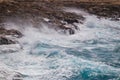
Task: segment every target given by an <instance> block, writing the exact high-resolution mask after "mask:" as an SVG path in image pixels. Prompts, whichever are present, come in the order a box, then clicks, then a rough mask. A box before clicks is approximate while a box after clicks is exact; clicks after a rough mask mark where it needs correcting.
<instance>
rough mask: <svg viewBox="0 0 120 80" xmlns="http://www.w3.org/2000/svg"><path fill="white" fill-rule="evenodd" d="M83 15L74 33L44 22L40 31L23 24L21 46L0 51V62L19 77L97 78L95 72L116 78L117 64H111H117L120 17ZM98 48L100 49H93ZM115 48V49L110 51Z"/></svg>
mask: <svg viewBox="0 0 120 80" xmlns="http://www.w3.org/2000/svg"><path fill="white" fill-rule="evenodd" d="M68 12H71V11H70V10H68ZM74 12H75V13H77V14H78V15H79V14H85V13H84V12H82V13H81V11H80V12H79V10H77V11H76V10H75V11H74ZM84 16H85V17H86V21H85V23H84V24H77V25H78V26H79V28H80V31H77V33H76V34H74V35H63V34H59V33H58V32H56V31H54V30H53V29H48V28H47V27H46V26H44V28H43V30H42V32H40V31H39V30H38V29H35V28H33V27H32V25H31V26H28V27H27V26H25V28H24V30H22V29H21V30H22V31H23V32H22V33H23V34H24V37H23V38H21V39H20V40H19V42H20V45H22V49H20V50H19V51H17V52H13V53H7V54H4V53H2V54H0V62H1V63H2V64H4V65H5V66H6V67H5V68H9V69H11V70H13V71H16V72H19V73H21V74H23V75H24V76H25V77H23V80H87V78H86V77H90V78H91V77H96V80H101V78H100V79H99V78H97V76H99V75H102V76H108V77H110V76H112V75H113V76H115V78H105V79H104V80H119V79H120V65H116V66H117V67H116V66H114V65H112V64H114V63H115V62H116V63H117V64H119V57H120V54H119V53H120V49H119V48H120V21H110V20H108V19H98V18H96V16H93V15H89V14H87V13H86V14H85V15H84ZM12 25H13V24H12ZM16 26H17V25H16ZM116 41H118V42H116ZM99 48H100V50H101V51H102V52H100V53H99V51H98V52H97V53H96V52H95V51H96V50H97V49H99ZM116 48H117V49H118V51H117V52H113V51H114V50H115V49H116ZM94 50H95V51H94ZM85 51H87V52H85ZM101 55H103V56H102V57H103V58H102V57H101ZM104 58H105V60H104ZM109 60H111V61H109ZM0 67H1V66H0ZM2 67H3V66H2ZM84 75H86V76H85V77H84ZM75 76H79V78H76V77H75ZM73 77H75V78H73ZM90 78H89V80H92V79H90ZM93 79H95V78H93ZM102 79H103V78H102ZM8 80H9V79H8Z"/></svg>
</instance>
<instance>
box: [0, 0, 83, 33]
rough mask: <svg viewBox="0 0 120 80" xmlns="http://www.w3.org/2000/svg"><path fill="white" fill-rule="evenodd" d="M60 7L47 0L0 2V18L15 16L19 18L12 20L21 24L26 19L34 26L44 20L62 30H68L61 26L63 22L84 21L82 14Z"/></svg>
mask: <svg viewBox="0 0 120 80" xmlns="http://www.w3.org/2000/svg"><path fill="white" fill-rule="evenodd" d="M62 7H64V6H57V4H52V3H51V2H49V1H42V0H39V1H38V0H35V1H27V0H23V1H19V0H18V1H17V0H16V1H15V2H11V3H2V4H1V5H0V11H2V13H0V17H1V18H0V19H2V20H1V21H2V22H4V21H6V19H7V20H8V18H9V19H11V18H12V20H13V18H16V17H17V18H16V19H19V20H14V21H13V22H15V23H19V24H23V23H24V22H26V21H28V22H29V23H32V24H33V25H34V26H35V27H39V25H40V23H41V22H45V23H47V24H51V25H53V26H57V27H51V28H59V29H64V30H69V29H68V28H63V27H64V26H62V27H61V25H64V23H66V24H73V23H78V22H83V21H84V17H83V16H82V15H79V16H78V15H76V14H74V13H69V12H64V11H63V10H61V8H62ZM43 18H47V19H49V21H44V20H43ZM12 20H11V21H12ZM78 20H79V21H78ZM73 26H74V25H73ZM75 27H76V26H75ZM69 28H70V27H69ZM72 29H73V28H71V30H72ZM71 30H70V31H71ZM72 31H74V30H72ZM74 33H75V32H74ZM70 34H71V32H70Z"/></svg>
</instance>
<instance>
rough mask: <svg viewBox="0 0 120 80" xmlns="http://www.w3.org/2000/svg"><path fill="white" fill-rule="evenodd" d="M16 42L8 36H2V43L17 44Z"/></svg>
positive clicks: (0, 42)
mask: <svg viewBox="0 0 120 80" xmlns="http://www.w3.org/2000/svg"><path fill="white" fill-rule="evenodd" d="M15 43H16V42H15V41H13V40H11V39H8V38H6V37H0V45H8V44H15Z"/></svg>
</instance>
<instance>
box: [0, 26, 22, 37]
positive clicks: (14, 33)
mask: <svg viewBox="0 0 120 80" xmlns="http://www.w3.org/2000/svg"><path fill="white" fill-rule="evenodd" d="M0 35H4V36H5V35H11V36H13V37H16V38H21V37H22V36H23V35H22V33H21V32H20V31H18V30H15V29H10V30H7V29H5V28H3V27H0Z"/></svg>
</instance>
